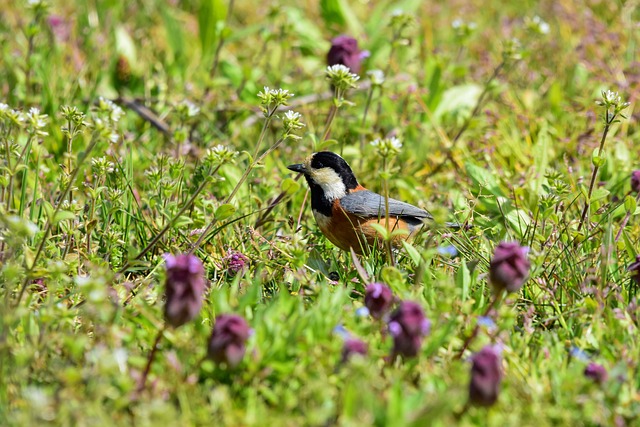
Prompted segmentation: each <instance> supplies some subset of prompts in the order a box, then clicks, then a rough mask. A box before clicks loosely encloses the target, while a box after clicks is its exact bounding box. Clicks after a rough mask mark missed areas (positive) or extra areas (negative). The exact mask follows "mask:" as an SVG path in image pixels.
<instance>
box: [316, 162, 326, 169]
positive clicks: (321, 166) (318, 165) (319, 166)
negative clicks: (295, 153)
mask: <svg viewBox="0 0 640 427" xmlns="http://www.w3.org/2000/svg"><path fill="white" fill-rule="evenodd" d="M323 167H324V165H323V164H322V162H316V169H322V168H323Z"/></svg>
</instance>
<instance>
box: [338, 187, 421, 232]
mask: <svg viewBox="0 0 640 427" xmlns="http://www.w3.org/2000/svg"><path fill="white" fill-rule="evenodd" d="M340 204H341V205H342V208H343V209H344V210H346V211H347V212H351V213H353V214H355V215H358V216H361V217H365V218H383V217H385V216H386V215H387V213H386V210H385V202H384V197H382V196H381V195H379V194H376V193H374V192H372V191H368V190H363V191H356V192H354V193H350V194H347V195H346V196H344V197H343V198H342V199H340ZM389 215H393V216H398V217H401V218H403V219H405V220H407V221H408V222H410V223H411V222H413V223H414V224H418V223H421V222H422V221H423V220H425V219H433V217H432V216H431V214H430V213H429V212H427V211H425V210H422V209H420V208H417V207H415V206H413V205H410V204H409V203H405V202H401V201H399V200H395V199H389ZM413 218H415V220H413V221H412V219H413Z"/></svg>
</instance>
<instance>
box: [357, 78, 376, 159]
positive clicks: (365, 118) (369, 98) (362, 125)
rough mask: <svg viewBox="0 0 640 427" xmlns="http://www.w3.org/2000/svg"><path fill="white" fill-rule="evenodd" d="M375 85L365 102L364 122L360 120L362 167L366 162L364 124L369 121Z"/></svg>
mask: <svg viewBox="0 0 640 427" xmlns="http://www.w3.org/2000/svg"><path fill="white" fill-rule="evenodd" d="M374 88H375V86H373V85H371V88H370V89H369V95H368V96H367V102H366V103H365V104H364V114H363V115H362V122H360V132H361V133H360V168H361V169H362V164H363V162H364V157H363V156H362V154H363V153H364V126H365V124H366V123H367V114H368V113H369V107H370V106H371V100H372V99H373V89H374Z"/></svg>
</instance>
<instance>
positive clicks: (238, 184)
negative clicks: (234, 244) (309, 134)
mask: <svg viewBox="0 0 640 427" xmlns="http://www.w3.org/2000/svg"><path fill="white" fill-rule="evenodd" d="M284 140H285V138H280V139H279V140H277V141H276V142H275V144H273V145H272V146H271V147H269V148H268V149H267V150H266V151H265V152H264V153H262V155H261V156H260V157H258V158H257V159H256V160H254V161H253V162H252V163H251V164H250V165H249V167H248V168H247V169H246V170H245V171H244V173H243V174H242V176H241V177H240V180H239V181H238V183H237V184H236V186H235V187H234V188H233V190H232V191H231V194H229V196H228V197H227V198H226V199H225V200H224V202H223V204H224V205H226V204H227V203H230V202H231V200H232V199H233V197H234V196H235V194H236V193H237V192H238V189H239V188H240V186H241V185H242V184H243V183H244V181H245V180H246V179H247V177H248V176H249V173H250V172H251V171H252V170H253V168H254V167H255V166H256V165H257V164H258V163H260V162H261V161H262V160H263V159H264V158H265V157H266V156H267V155H268V154H269V153H271V152H272V151H273V150H275V149H276V148H277V147H278V146H279V145H280V144H282V142H283V141H284ZM217 222H218V219H217V218H216V217H214V218H213V219H212V220H211V222H209V224H208V225H207V228H205V229H204V231H203V232H202V234H200V237H198V240H196V242H195V243H194V244H193V246H192V247H191V249H190V250H189V253H190V254H192V253H193V252H195V250H196V249H198V248H199V247H200V245H201V244H202V242H203V241H204V239H205V237H206V236H207V234H208V233H209V231H211V229H212V228H213V226H214V225H216V223H217Z"/></svg>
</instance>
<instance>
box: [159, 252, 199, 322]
mask: <svg viewBox="0 0 640 427" xmlns="http://www.w3.org/2000/svg"><path fill="white" fill-rule="evenodd" d="M164 259H165V263H166V268H167V280H166V283H165V292H166V302H165V305H164V318H165V320H166V322H167V323H168V324H169V325H171V326H173V327H174V328H177V327H179V326H182V325H184V324H185V323H187V322H189V321H190V320H192V319H193V318H194V317H196V316H197V315H198V313H199V312H200V308H201V307H202V298H203V294H204V289H205V285H206V279H205V277H204V267H203V266H202V261H200V259H199V258H198V257H196V256H195V255H189V254H183V255H176V256H173V255H169V254H167V255H165V257H164Z"/></svg>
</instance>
